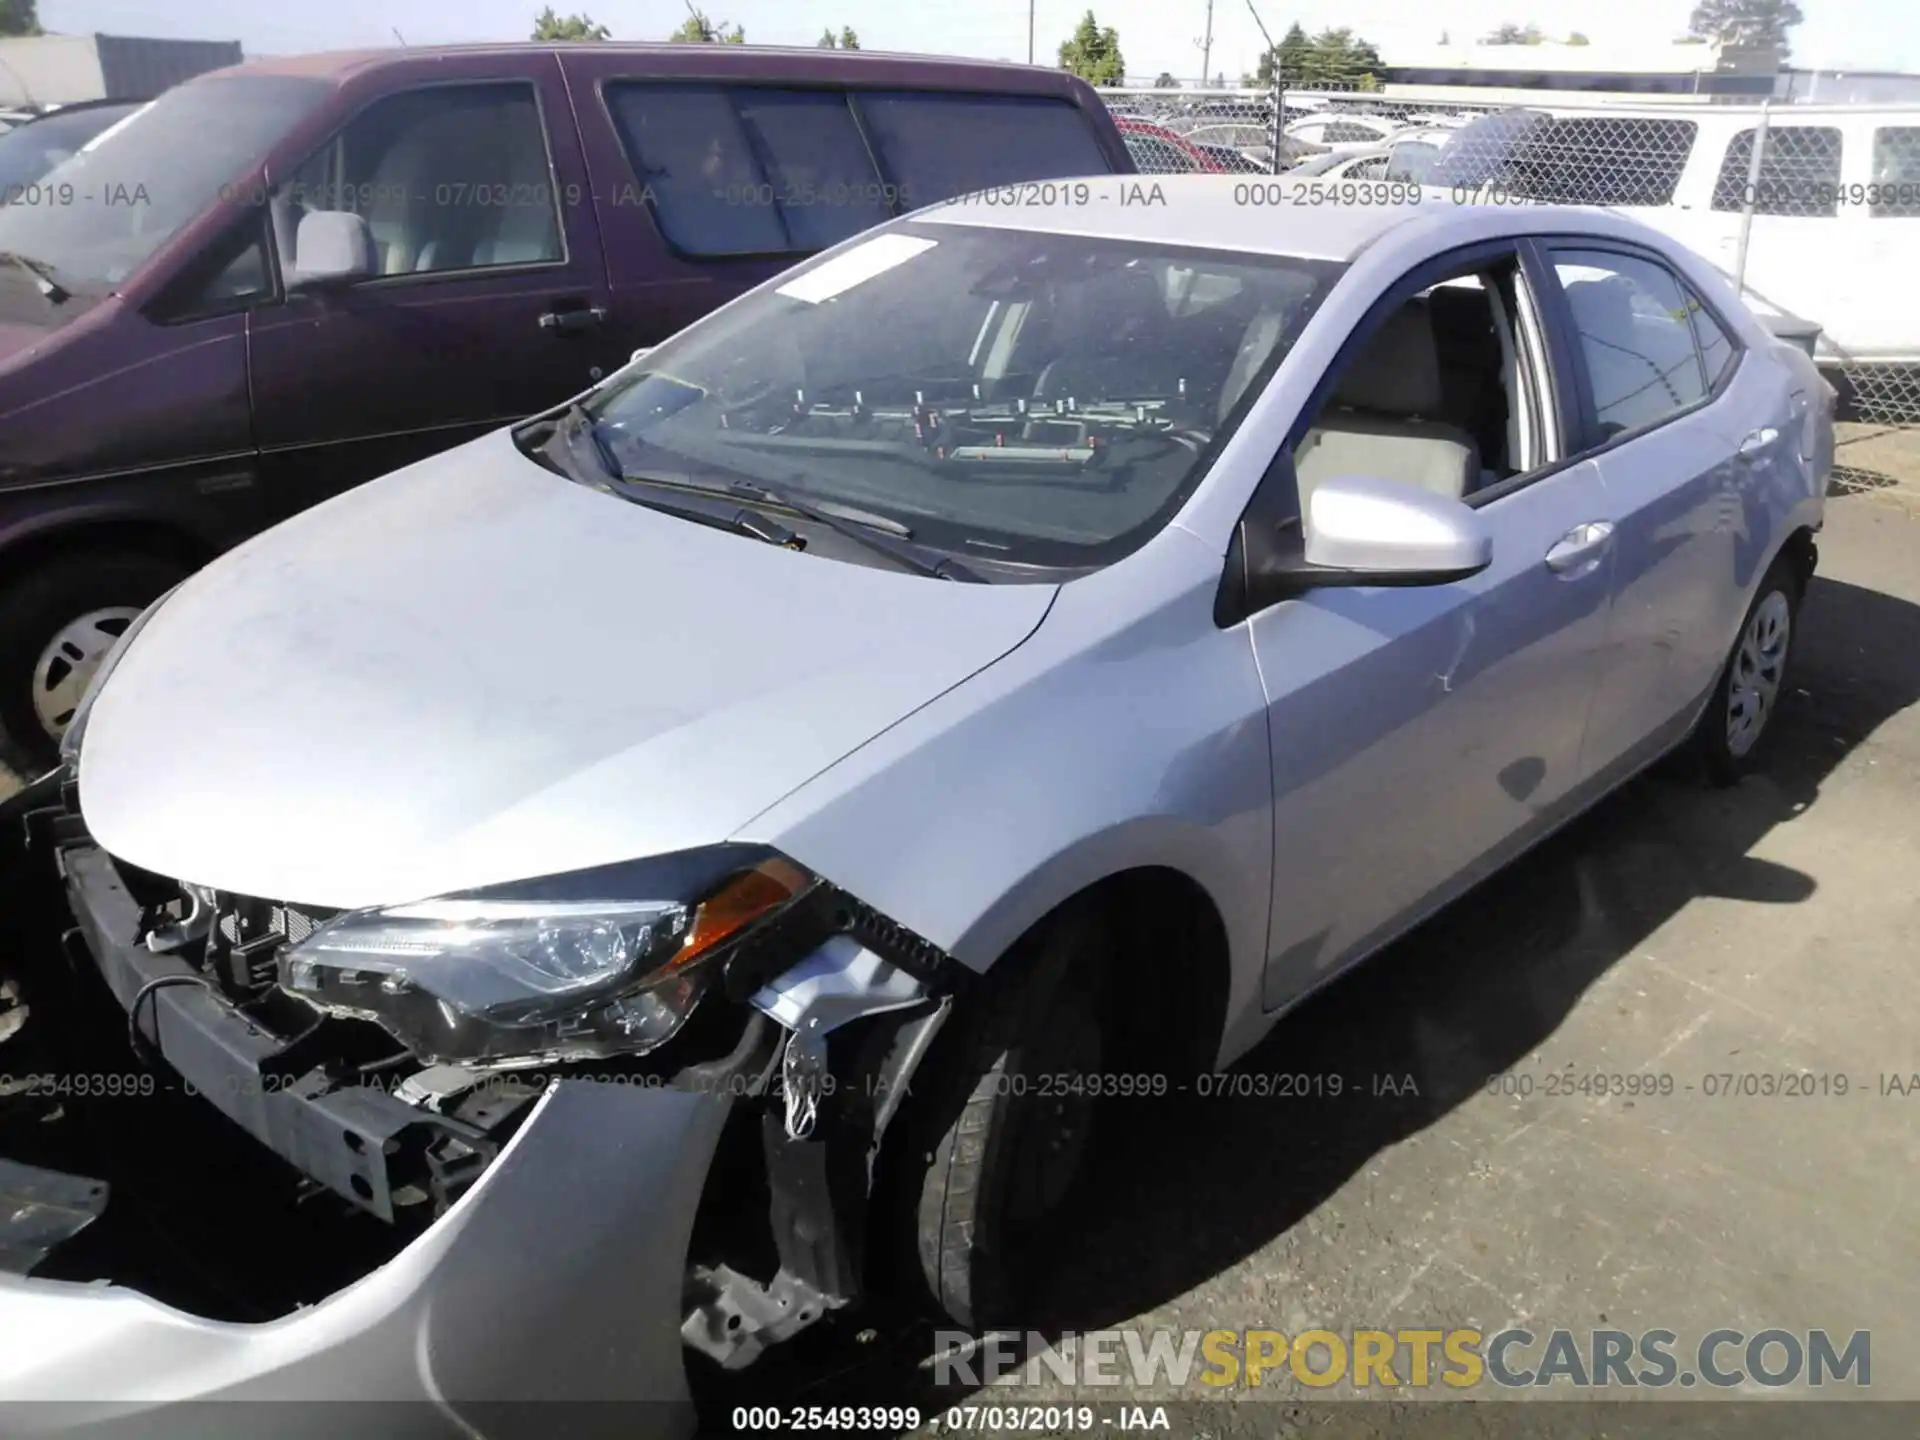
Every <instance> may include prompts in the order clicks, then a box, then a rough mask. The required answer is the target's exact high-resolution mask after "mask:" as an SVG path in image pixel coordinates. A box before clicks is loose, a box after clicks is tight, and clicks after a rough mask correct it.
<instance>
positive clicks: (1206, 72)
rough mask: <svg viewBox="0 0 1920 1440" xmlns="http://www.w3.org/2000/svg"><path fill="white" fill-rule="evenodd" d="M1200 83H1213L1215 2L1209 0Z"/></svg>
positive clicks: (1201, 57)
mask: <svg viewBox="0 0 1920 1440" xmlns="http://www.w3.org/2000/svg"><path fill="white" fill-rule="evenodd" d="M1200 83H1201V84H1202V85H1211V84H1212V83H1213V0H1207V34H1206V38H1205V39H1203V40H1202V41H1201V42H1200Z"/></svg>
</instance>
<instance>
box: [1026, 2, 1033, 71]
mask: <svg viewBox="0 0 1920 1440" xmlns="http://www.w3.org/2000/svg"><path fill="white" fill-rule="evenodd" d="M1033 5H1034V0H1027V64H1029V65H1031V64H1033Z"/></svg>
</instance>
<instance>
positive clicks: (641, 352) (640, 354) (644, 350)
mask: <svg viewBox="0 0 1920 1440" xmlns="http://www.w3.org/2000/svg"><path fill="white" fill-rule="evenodd" d="M652 353H653V346H651V345H642V346H641V347H640V348H639V349H638V350H636V351H634V352H633V354H632V355H630V356H628V357H627V363H628V364H629V365H638V364H639V363H640V362H641V361H642V360H644V359H646V358H647V356H649V355H651V354H652Z"/></svg>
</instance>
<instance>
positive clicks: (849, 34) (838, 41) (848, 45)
mask: <svg viewBox="0 0 1920 1440" xmlns="http://www.w3.org/2000/svg"><path fill="white" fill-rule="evenodd" d="M815 43H816V44H817V46H818V47H819V48H820V49H822V50H858V49H859V48H860V37H859V36H858V35H856V34H854V33H853V27H852V26H851V25H842V26H841V27H840V33H839V34H838V35H836V34H834V33H833V30H832V29H831V28H828V29H825V30H822V31H821V32H820V38H819V40H818V41H816V42H815Z"/></svg>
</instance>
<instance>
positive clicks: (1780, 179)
mask: <svg viewBox="0 0 1920 1440" xmlns="http://www.w3.org/2000/svg"><path fill="white" fill-rule="evenodd" d="M1754 133H1755V132H1754V131H1752V130H1742V131H1740V133H1739V134H1737V135H1735V136H1734V137H1733V139H1732V140H1731V141H1729V142H1728V144H1727V153H1726V157H1725V158H1724V159H1723V160H1721V162H1720V175H1719V178H1718V179H1716V180H1715V181H1714V185H1713V208H1714V209H1716V210H1741V209H1744V208H1745V202H1746V198H1747V176H1748V175H1749V174H1750V173H1751V171H1752V169H1753V137H1754ZM1839 207H1840V131H1839V129H1838V128H1837V127H1835V126H1829V125H1771V126H1769V127H1768V128H1767V139H1766V143H1765V144H1764V145H1763V146H1762V147H1761V151H1760V178H1759V180H1758V181H1757V182H1756V183H1755V185H1754V187H1753V213H1754V214H1756V215H1835V214H1838V213H1839Z"/></svg>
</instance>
